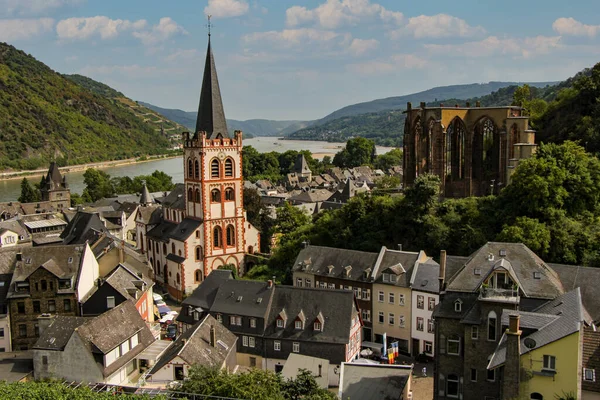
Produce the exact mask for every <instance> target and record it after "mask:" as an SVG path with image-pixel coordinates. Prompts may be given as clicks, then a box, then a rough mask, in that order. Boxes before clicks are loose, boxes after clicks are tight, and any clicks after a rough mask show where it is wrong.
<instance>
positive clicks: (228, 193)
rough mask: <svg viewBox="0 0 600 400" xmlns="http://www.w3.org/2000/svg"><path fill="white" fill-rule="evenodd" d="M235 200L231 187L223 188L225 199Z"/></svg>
mask: <svg viewBox="0 0 600 400" xmlns="http://www.w3.org/2000/svg"><path fill="white" fill-rule="evenodd" d="M234 200H235V192H234V191H233V188H230V187H228V188H226V189H225V201H234Z"/></svg>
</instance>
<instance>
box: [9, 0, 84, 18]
mask: <svg viewBox="0 0 600 400" xmlns="http://www.w3.org/2000/svg"><path fill="white" fill-rule="evenodd" d="M79 3H82V0H0V14H3V15H34V14H41V13H47V12H49V11H51V10H53V9H57V8H60V7H64V6H69V5H76V4H79Z"/></svg>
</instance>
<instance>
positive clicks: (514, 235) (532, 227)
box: [496, 217, 551, 258]
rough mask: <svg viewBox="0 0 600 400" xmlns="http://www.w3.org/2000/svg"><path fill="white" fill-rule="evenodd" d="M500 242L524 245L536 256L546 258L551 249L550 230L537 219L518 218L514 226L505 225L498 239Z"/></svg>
mask: <svg viewBox="0 0 600 400" xmlns="http://www.w3.org/2000/svg"><path fill="white" fill-rule="evenodd" d="M496 240H497V241H498V242H509V243H523V244H525V246H527V247H529V248H530V249H531V250H532V251H533V252H534V253H535V254H537V255H538V256H540V257H542V258H546V256H547V255H548V250H549V249H550V241H551V236H550V230H549V229H548V227H547V226H546V225H545V224H543V223H541V222H540V221H538V220H537V219H533V218H528V217H518V218H517V219H516V221H515V223H514V224H513V225H510V226H508V225H505V226H504V228H503V229H502V231H501V232H500V234H499V235H498V237H497V238H496Z"/></svg>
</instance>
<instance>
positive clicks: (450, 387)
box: [446, 374, 458, 397]
mask: <svg viewBox="0 0 600 400" xmlns="http://www.w3.org/2000/svg"><path fill="white" fill-rule="evenodd" d="M446 396H448V397H458V375H456V374H450V375H448V379H446Z"/></svg>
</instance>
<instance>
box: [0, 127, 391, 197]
mask: <svg viewBox="0 0 600 400" xmlns="http://www.w3.org/2000/svg"><path fill="white" fill-rule="evenodd" d="M344 145H345V143H329V142H317V141H307V140H279V138H276V137H256V138H252V139H245V140H244V146H252V147H254V148H255V149H256V150H258V151H259V152H260V153H267V152H270V151H276V152H279V153H283V152H285V151H287V150H310V151H311V152H312V154H313V157H315V158H318V159H322V158H323V157H324V156H326V155H330V156H333V155H334V154H335V153H337V152H338V151H340V150H341V149H343V148H344ZM391 149H392V147H381V146H377V154H384V153H387V152H388V151H390V150H391ZM103 170H104V171H106V172H107V173H108V174H109V175H110V176H119V177H120V176H129V177H132V178H133V177H134V176H138V175H150V174H151V173H152V172H154V171H155V170H159V171H163V172H164V173H166V174H168V175H170V176H172V177H173V182H175V183H180V182H183V163H182V161H181V157H177V158H169V159H166V160H157V161H148V162H142V163H137V164H129V165H121V166H118V167H107V168H103ZM83 173H84V171H77V172H70V173H68V174H67V182H68V183H69V188H70V189H71V193H81V192H82V191H83V189H84V188H85V185H84V183H83ZM39 179H40V178H39V177H32V178H29V180H30V182H38V181H39ZM20 184H21V179H11V180H4V181H0V202H6V201H16V200H17V199H18V198H19V195H20V193H21V187H20Z"/></svg>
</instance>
